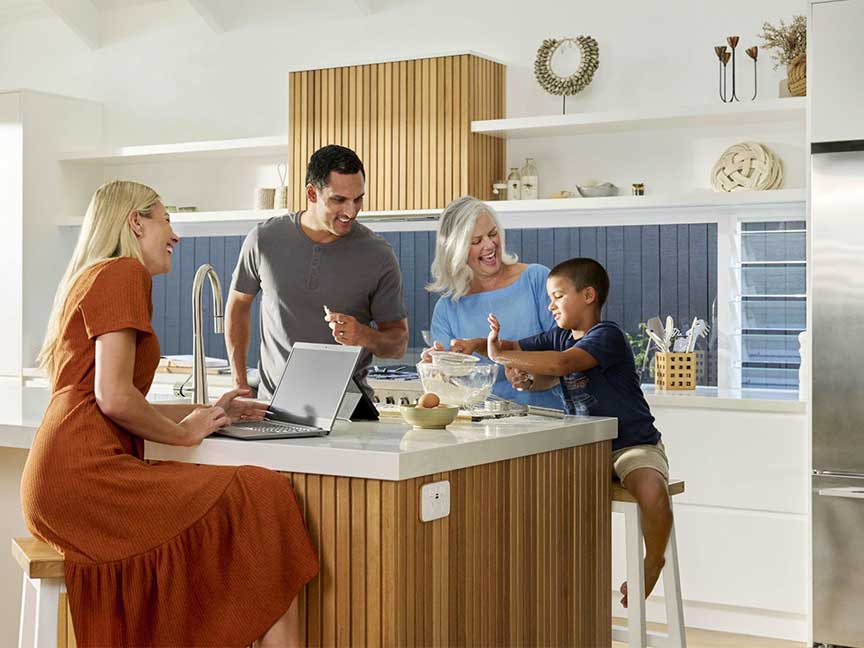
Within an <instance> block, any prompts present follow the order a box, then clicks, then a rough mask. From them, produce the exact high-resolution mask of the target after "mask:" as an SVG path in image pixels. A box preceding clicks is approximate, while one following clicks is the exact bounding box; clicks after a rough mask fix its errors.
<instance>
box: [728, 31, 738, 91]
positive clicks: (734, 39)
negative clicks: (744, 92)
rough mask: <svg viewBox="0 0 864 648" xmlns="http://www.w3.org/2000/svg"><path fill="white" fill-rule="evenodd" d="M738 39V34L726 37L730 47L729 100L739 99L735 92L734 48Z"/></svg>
mask: <svg viewBox="0 0 864 648" xmlns="http://www.w3.org/2000/svg"><path fill="white" fill-rule="evenodd" d="M739 40H740V37H739V36H729V37H728V38H726V42H727V43H729V47H731V48H732V95H731V96H730V97H729V101H730V102H731V101H741V100H740V99H739V98H738V95H737V94H735V48H736V47H737V46H738V41H739Z"/></svg>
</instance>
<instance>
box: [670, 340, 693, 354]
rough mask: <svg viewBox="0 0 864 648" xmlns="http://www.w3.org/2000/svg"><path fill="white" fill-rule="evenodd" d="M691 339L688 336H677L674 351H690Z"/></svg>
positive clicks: (673, 345) (673, 346)
mask: <svg viewBox="0 0 864 648" xmlns="http://www.w3.org/2000/svg"><path fill="white" fill-rule="evenodd" d="M689 345H690V342H689V339H688V338H683V337H679V338H675V341H674V342H673V343H672V352H673V353H688V349H689Z"/></svg>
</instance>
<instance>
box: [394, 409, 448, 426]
mask: <svg viewBox="0 0 864 648" xmlns="http://www.w3.org/2000/svg"><path fill="white" fill-rule="evenodd" d="M399 413H400V414H402V418H403V419H404V420H405V422H406V423H409V424H411V425H413V426H414V427H415V428H420V429H423V430H443V429H444V428H446V427H447V426H448V425H450V424H451V423H452V422H453V421H455V420H456V415H457V414H459V408H458V407H451V406H449V405H439V406H438V407H418V406H416V405H402V406H401V407H399Z"/></svg>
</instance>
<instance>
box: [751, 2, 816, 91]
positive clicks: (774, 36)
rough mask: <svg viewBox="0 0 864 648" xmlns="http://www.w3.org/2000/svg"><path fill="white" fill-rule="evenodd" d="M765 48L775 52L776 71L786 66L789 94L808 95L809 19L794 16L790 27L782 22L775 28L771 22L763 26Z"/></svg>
mask: <svg viewBox="0 0 864 648" xmlns="http://www.w3.org/2000/svg"><path fill="white" fill-rule="evenodd" d="M759 38H761V39H762V43H763V47H765V48H766V49H770V50H774V52H773V53H772V58H773V59H774V60H775V61H776V63H775V65H774V69H775V70H776V69H777V68H778V67H780V66H781V65H785V66H786V74H787V77H788V78H787V83H788V84H789V94H791V95H792V96H793V97H803V96H804V95H806V94H807V19H806V18H805V17H804V16H794V17H793V18H792V22H791V23H789V24H788V25H787V24H786V23H785V22H783V20H782V19H781V20H780V25H779V26H777V27H775V26H774V25H772V24H771V23H769V22H765V23H763V24H762V33H761V34H760V35H759Z"/></svg>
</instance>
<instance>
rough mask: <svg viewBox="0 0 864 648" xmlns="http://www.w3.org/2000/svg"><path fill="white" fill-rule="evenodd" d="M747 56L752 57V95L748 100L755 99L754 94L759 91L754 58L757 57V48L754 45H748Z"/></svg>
mask: <svg viewBox="0 0 864 648" xmlns="http://www.w3.org/2000/svg"><path fill="white" fill-rule="evenodd" d="M744 51H745V52H747V56H749V57H750V58H751V59H753V96H752V97H751V98H750V101H753V100H754V99H756V95H757V94H758V92H759V83H758V78H757V76H758V71H757V69H756V59H757V58H758V57H759V48H758V47H756V46H755V45H754V46H753V47H748V48H747V49H746V50H744Z"/></svg>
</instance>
